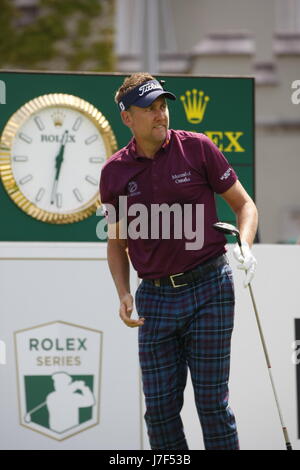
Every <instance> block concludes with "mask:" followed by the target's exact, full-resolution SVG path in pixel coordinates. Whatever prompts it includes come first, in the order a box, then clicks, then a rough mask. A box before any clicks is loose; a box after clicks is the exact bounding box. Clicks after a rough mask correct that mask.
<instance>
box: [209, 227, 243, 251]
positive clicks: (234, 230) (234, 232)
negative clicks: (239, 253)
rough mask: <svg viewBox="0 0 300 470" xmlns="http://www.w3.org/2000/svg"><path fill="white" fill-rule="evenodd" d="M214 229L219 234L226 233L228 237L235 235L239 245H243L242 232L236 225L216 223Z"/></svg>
mask: <svg viewBox="0 0 300 470" xmlns="http://www.w3.org/2000/svg"><path fill="white" fill-rule="evenodd" d="M213 228H214V229H215V230H217V231H218V232H222V233H226V234H227V235H233V236H234V237H236V239H237V242H238V244H239V245H240V244H241V240H240V232H239V230H238V229H237V228H236V227H235V226H234V225H231V224H227V223H225V222H216V223H215V224H213Z"/></svg>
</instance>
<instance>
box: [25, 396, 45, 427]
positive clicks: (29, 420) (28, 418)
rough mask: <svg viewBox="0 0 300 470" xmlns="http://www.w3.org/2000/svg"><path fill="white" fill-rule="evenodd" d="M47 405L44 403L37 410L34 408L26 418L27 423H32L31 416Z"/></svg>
mask: <svg viewBox="0 0 300 470" xmlns="http://www.w3.org/2000/svg"><path fill="white" fill-rule="evenodd" d="M46 404H47V402H46V401H44V402H43V403H41V404H40V405H38V406H36V407H35V408H33V409H32V410H30V411H28V413H26V415H25V416H24V421H25V423H30V422H31V415H32V414H33V413H35V412H36V411H37V410H39V409H40V408H43V406H45V405H46Z"/></svg>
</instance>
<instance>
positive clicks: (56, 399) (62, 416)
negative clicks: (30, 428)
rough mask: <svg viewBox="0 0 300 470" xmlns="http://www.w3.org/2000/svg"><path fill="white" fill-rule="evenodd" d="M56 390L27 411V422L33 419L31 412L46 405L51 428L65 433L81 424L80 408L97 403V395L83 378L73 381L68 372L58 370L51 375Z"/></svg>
mask: <svg viewBox="0 0 300 470" xmlns="http://www.w3.org/2000/svg"><path fill="white" fill-rule="evenodd" d="M51 378H52V381H53V387H54V391H53V392H51V393H49V394H48V395H47V396H46V400H45V401H44V402H43V403H41V404H40V405H39V406H37V407H36V408H34V409H33V410H31V411H30V412H29V413H27V415H26V417H25V422H26V423H29V422H30V421H31V416H30V415H31V414H32V413H34V412H36V411H37V410H38V409H40V408H42V407H44V406H46V407H47V409H48V414H49V428H50V429H51V430H52V431H54V432H56V433H64V432H66V431H68V430H70V429H71V428H74V427H76V426H78V425H79V424H80V420H79V410H80V409H81V408H87V407H91V406H94V405H95V404H96V400H95V397H94V395H93V393H92V392H91V390H90V388H89V387H88V386H86V384H85V382H84V381H83V380H76V381H72V377H71V376H70V375H69V374H67V373H66V372H56V373H54V374H52V376H51Z"/></svg>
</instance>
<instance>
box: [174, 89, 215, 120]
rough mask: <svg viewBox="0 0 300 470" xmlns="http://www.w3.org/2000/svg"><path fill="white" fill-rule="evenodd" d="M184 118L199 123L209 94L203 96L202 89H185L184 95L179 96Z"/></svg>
mask: <svg viewBox="0 0 300 470" xmlns="http://www.w3.org/2000/svg"><path fill="white" fill-rule="evenodd" d="M180 99H181V101H182V104H183V107H184V110H185V114H186V118H187V120H188V121H189V122H191V123H192V124H199V123H200V122H202V120H203V117H204V113H205V110H206V106H207V103H208V101H209V96H204V91H202V90H199V91H198V90H196V89H195V88H194V89H193V90H192V91H190V90H187V91H186V92H185V95H182V96H181V97H180Z"/></svg>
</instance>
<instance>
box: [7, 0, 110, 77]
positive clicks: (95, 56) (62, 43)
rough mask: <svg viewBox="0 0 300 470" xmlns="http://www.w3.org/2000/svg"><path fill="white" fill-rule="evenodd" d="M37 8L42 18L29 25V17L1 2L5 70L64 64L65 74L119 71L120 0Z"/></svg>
mask: <svg viewBox="0 0 300 470" xmlns="http://www.w3.org/2000/svg"><path fill="white" fill-rule="evenodd" d="M36 4H37V10H36V12H37V15H36V18H35V19H33V21H32V22H29V23H27V24H26V23H25V24H24V22H22V15H23V14H24V13H22V11H21V10H20V9H18V8H17V7H16V6H15V5H14V3H13V2H12V1H11V0H0V12H1V13H0V67H2V68H4V67H5V68H28V69H29V68H30V69H40V70H43V69H49V68H51V67H52V66H54V68H55V64H56V63H59V67H60V68H62V69H64V70H79V69H84V70H86V69H87V68H88V69H89V70H95V71H113V69H114V54H113V29H112V20H113V11H114V0H63V1H62V0H37V3H36ZM103 15H105V16H104V17H103ZM99 24H100V25H102V26H100V27H98V26H97V25H99ZM95 30H96V32H95ZM50 61H51V62H50ZM58 61H59V62H58ZM49 65H50V66H49Z"/></svg>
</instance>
